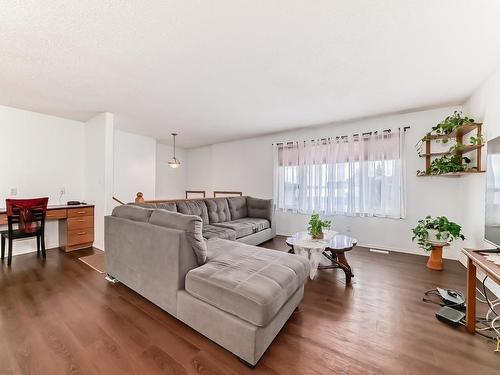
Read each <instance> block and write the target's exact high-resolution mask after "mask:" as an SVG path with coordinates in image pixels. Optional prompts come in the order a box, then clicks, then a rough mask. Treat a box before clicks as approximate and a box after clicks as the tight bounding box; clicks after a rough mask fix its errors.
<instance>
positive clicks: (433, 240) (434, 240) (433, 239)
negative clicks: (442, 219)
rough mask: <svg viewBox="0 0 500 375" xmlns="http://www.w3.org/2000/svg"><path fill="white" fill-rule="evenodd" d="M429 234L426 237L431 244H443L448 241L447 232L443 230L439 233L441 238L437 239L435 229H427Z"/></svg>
mask: <svg viewBox="0 0 500 375" xmlns="http://www.w3.org/2000/svg"><path fill="white" fill-rule="evenodd" d="M427 232H428V233H429V236H428V237H427V241H429V242H430V243H431V244H433V245H445V244H447V243H448V237H449V236H450V234H449V233H447V232H444V233H441V239H440V240H438V238H437V234H438V233H439V232H438V231H437V229H427Z"/></svg>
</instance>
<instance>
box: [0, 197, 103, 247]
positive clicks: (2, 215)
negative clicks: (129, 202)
mask: <svg viewBox="0 0 500 375" xmlns="http://www.w3.org/2000/svg"><path fill="white" fill-rule="evenodd" d="M45 219H46V220H58V221H59V248H60V249H61V250H63V251H66V252H68V251H73V250H78V249H84V248H86V247H91V246H92V243H93V242H94V206H93V205H90V204H80V205H77V206H68V205H59V206H48V207H47V213H46V215H45ZM0 225H7V213H6V211H5V209H3V208H0Z"/></svg>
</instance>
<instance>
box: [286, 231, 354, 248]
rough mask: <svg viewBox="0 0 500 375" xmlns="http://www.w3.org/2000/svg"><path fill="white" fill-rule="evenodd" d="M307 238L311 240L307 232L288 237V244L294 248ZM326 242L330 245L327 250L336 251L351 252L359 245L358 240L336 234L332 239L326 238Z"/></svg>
mask: <svg viewBox="0 0 500 375" xmlns="http://www.w3.org/2000/svg"><path fill="white" fill-rule="evenodd" d="M307 236H309V238H310V235H309V234H308V233H307V232H298V233H296V234H294V235H293V236H291V237H288V238H287V239H286V243H287V244H288V245H289V246H292V247H293V246H294V245H295V243H296V242H297V241H299V240H302V239H304V238H307ZM324 241H326V242H327V243H328V245H327V248H328V249H330V250H334V251H341V250H343V251H349V250H351V249H352V248H353V247H354V246H356V244H357V243H358V240H357V239H355V238H353V237H349V236H346V235H345V234H335V235H334V236H332V237H330V238H328V237H326V238H325V239H324Z"/></svg>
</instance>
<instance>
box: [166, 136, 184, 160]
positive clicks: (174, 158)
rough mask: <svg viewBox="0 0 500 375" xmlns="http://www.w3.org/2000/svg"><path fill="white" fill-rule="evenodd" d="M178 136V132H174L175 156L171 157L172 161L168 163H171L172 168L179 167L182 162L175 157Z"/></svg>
mask: <svg viewBox="0 0 500 375" xmlns="http://www.w3.org/2000/svg"><path fill="white" fill-rule="evenodd" d="M176 136H177V133H172V137H174V157H173V158H172V159H170V161H169V162H168V165H170V167H171V168H179V166H180V165H181V162H180V161H179V159H177V158H176V157H175V137H176Z"/></svg>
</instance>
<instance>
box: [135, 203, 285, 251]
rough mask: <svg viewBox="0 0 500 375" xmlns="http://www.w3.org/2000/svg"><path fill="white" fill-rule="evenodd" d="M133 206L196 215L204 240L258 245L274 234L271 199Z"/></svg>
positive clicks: (139, 204)
mask: <svg viewBox="0 0 500 375" xmlns="http://www.w3.org/2000/svg"><path fill="white" fill-rule="evenodd" d="M133 204H134V205H138V206H140V207H145V208H160V209H164V210H168V211H172V212H179V213H182V214H185V215H196V216H199V217H201V219H202V221H203V237H204V238H206V239H209V238H214V237H217V238H223V239H226V240H233V241H234V240H236V241H238V242H243V243H246V244H249V245H258V244H261V243H263V242H265V241H268V240H270V239H272V238H273V237H274V236H275V235H276V230H275V227H274V225H273V224H274V223H273V220H272V200H271V199H258V198H253V197H228V198H209V199H191V200H187V199H184V200H178V201H166V202H157V203H147V202H146V203H133Z"/></svg>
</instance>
